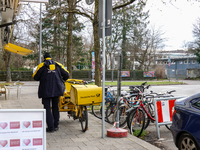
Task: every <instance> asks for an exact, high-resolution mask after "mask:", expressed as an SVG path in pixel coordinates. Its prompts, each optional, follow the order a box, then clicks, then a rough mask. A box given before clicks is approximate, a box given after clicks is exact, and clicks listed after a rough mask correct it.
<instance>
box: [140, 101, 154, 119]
mask: <svg viewBox="0 0 200 150" xmlns="http://www.w3.org/2000/svg"><path fill="white" fill-rule="evenodd" d="M140 108H142V109H143V110H144V111H145V113H146V114H147V116H148V117H149V118H150V119H151V120H152V121H156V119H154V118H153V117H151V115H150V114H149V112H148V111H147V109H146V108H145V107H144V104H143V103H142V100H140V105H139V107H138V108H137V111H138V109H140ZM136 113H137V112H136Z"/></svg>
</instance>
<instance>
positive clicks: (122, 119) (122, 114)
mask: <svg viewBox="0 0 200 150" xmlns="http://www.w3.org/2000/svg"><path fill="white" fill-rule="evenodd" d="M126 109H127V108H126V106H120V107H119V110H118V111H119V127H120V128H125V127H126V118H127V115H126ZM113 120H114V122H115V121H117V109H115V111H114V114H113Z"/></svg>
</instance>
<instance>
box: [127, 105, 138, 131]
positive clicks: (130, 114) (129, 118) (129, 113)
mask: <svg viewBox="0 0 200 150" xmlns="http://www.w3.org/2000/svg"><path fill="white" fill-rule="evenodd" d="M137 108H138V107H133V108H130V109H132V110H131V111H129V112H128V114H127V118H126V123H127V126H128V128H129V129H130V126H131V119H132V116H133V111H135V110H136V109H137Z"/></svg>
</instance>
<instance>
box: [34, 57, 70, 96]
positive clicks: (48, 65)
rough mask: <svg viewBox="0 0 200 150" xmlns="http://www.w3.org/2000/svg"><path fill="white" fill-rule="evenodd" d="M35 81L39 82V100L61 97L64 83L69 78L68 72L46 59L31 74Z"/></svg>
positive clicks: (61, 66)
mask: <svg viewBox="0 0 200 150" xmlns="http://www.w3.org/2000/svg"><path fill="white" fill-rule="evenodd" d="M33 78H34V80H36V81H40V85H39V89H38V97H39V98H49V97H57V96H63V93H64V91H65V83H64V81H66V80H67V79H68V78H69V72H68V71H67V70H66V69H65V68H64V66H63V65H62V64H60V63H58V62H54V61H53V60H51V58H47V59H46V60H45V62H42V63H41V64H39V65H38V67H37V69H36V71H35V72H34V74H33Z"/></svg>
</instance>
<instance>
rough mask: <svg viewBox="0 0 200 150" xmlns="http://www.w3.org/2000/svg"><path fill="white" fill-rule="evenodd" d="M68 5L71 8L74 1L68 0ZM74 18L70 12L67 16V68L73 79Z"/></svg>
mask: <svg viewBox="0 0 200 150" xmlns="http://www.w3.org/2000/svg"><path fill="white" fill-rule="evenodd" d="M67 2H68V7H69V10H71V9H72V7H73V1H72V0H68V1H67ZM72 20H73V14H72V13H69V14H68V16H67V22H68V35H67V37H68V38H67V70H68V71H69V75H70V76H69V78H70V79H72V59H71V57H72V56H71V55H72V54H71V49H72V30H73V25H72Z"/></svg>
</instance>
